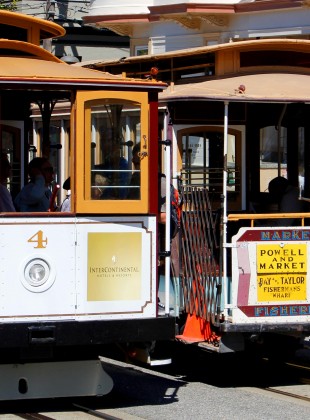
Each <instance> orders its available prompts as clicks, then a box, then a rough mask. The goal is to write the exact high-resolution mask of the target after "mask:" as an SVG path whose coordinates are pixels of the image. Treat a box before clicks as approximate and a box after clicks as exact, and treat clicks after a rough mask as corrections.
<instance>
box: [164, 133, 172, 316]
mask: <svg viewBox="0 0 310 420" xmlns="http://www.w3.org/2000/svg"><path fill="white" fill-rule="evenodd" d="M165 152H166V153H165V174H166V229H165V251H166V258H165V314H166V315H169V308H170V265H171V238H170V235H171V233H170V232H171V229H170V224H171V219H170V218H171V206H170V203H171V197H170V191H171V190H170V185H171V141H170V140H169V141H167V144H166V147H165Z"/></svg>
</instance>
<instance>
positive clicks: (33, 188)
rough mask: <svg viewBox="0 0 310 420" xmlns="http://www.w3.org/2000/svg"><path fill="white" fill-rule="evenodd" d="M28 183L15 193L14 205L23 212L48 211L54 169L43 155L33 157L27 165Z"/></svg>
mask: <svg viewBox="0 0 310 420" xmlns="http://www.w3.org/2000/svg"><path fill="white" fill-rule="evenodd" d="M28 175H29V178H30V180H29V183H28V184H26V185H25V186H24V187H23V189H22V190H21V191H20V192H19V193H18V194H17V196H16V198H15V206H16V208H17V209H18V210H19V211H23V212H39V211H48V210H49V207H50V198H51V195H52V192H51V190H50V188H49V186H50V184H51V183H52V181H53V180H54V170H53V167H52V166H51V164H50V162H49V161H48V160H47V159H46V158H44V157H36V158H34V159H33V160H32V161H31V162H30V163H29V165H28Z"/></svg>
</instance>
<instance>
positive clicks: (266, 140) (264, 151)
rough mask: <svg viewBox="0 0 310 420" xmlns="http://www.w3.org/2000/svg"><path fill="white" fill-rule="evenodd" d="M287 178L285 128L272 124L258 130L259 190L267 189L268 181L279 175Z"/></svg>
mask: <svg viewBox="0 0 310 420" xmlns="http://www.w3.org/2000/svg"><path fill="white" fill-rule="evenodd" d="M279 168H280V175H281V176H284V177H285V178H287V130H286V128H285V127H281V129H280V131H279V130H278V129H276V127H274V126H269V127H264V128H262V129H261V130H260V191H261V192H264V191H267V190H268V184H269V182H270V181H271V180H272V179H273V178H275V177H276V176H278V175H279Z"/></svg>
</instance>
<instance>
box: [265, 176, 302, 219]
mask: <svg viewBox="0 0 310 420" xmlns="http://www.w3.org/2000/svg"><path fill="white" fill-rule="evenodd" d="M268 191H269V194H270V195H271V198H272V199H274V200H275V202H276V203H277V204H278V211H279V212H280V213H302V212H305V211H306V208H305V202H304V201H302V200H300V199H299V189H298V188H297V187H293V186H292V185H290V184H289V182H288V180H287V179H286V178H284V177H282V176H278V177H276V178H274V179H272V180H271V181H270V182H269V185H268ZM275 223H276V225H278V226H293V225H295V224H296V223H297V224H298V220H296V219H281V220H277V221H275Z"/></svg>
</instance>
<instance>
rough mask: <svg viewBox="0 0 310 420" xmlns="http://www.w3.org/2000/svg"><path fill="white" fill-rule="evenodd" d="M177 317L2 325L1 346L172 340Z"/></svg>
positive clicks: (91, 344) (81, 344) (83, 344)
mask: <svg viewBox="0 0 310 420" xmlns="http://www.w3.org/2000/svg"><path fill="white" fill-rule="evenodd" d="M174 337H175V318H174V317H159V318H147V319H125V320H108V321H107V320H104V321H80V322H78V321H58V322H20V323H5V324H4V323H3V324H1V325H0V349H5V348H20V347H24V348H25V347H33V346H51V345H52V346H53V347H54V346H96V345H101V344H109V343H128V342H143V341H154V340H156V341H157V340H170V339H174Z"/></svg>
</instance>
